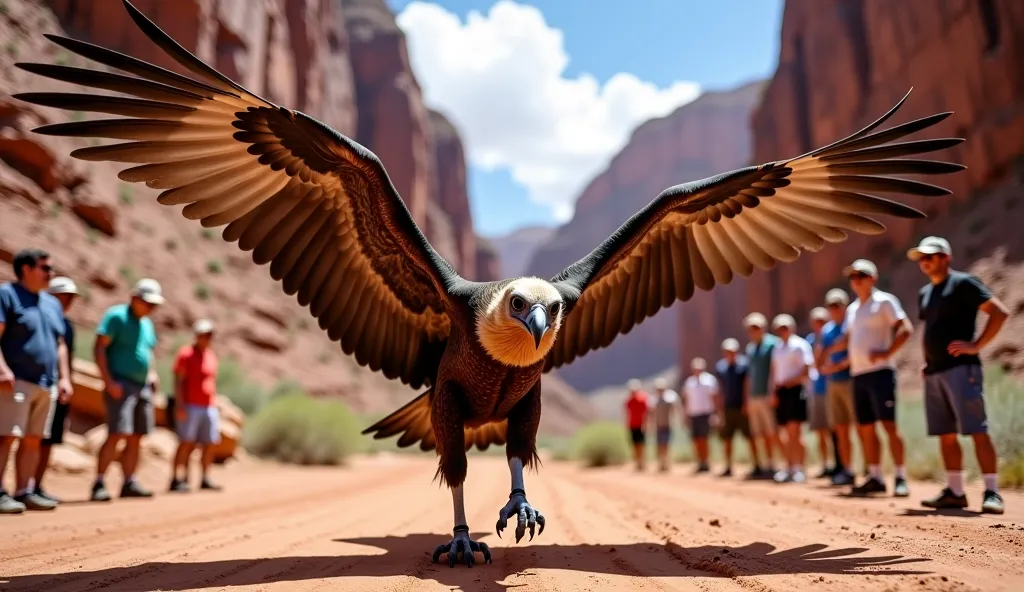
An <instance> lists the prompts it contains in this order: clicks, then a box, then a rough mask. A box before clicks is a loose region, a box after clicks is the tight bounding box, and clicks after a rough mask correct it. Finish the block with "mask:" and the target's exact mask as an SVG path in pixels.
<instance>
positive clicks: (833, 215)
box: [15, 0, 965, 567]
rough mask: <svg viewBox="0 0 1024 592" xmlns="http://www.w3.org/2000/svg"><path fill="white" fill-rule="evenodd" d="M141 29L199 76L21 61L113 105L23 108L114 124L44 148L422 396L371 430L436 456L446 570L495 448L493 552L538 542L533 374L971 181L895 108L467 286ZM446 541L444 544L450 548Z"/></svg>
mask: <svg viewBox="0 0 1024 592" xmlns="http://www.w3.org/2000/svg"><path fill="white" fill-rule="evenodd" d="M123 2H124V6H125V8H126V9H127V11H128V13H129V14H130V16H131V18H132V20H133V21H134V23H135V24H136V25H137V26H138V27H139V28H140V29H141V30H142V32H143V33H145V35H146V36H147V37H148V38H149V39H151V40H152V41H153V42H154V43H155V44H156V45H157V46H158V47H159V48H160V49H161V50H163V52H165V53H166V54H167V55H168V56H170V58H172V59H174V60H175V61H176V62H177V63H178V64H180V65H181V66H183V67H184V68H185V69H187V70H188V71H189V72H191V73H192V74H194V76H184V75H182V74H178V73H176V72H173V71H170V70H167V69H165V68H162V67H159V66H156V65H154V64H151V63H148V62H145V61H143V60H140V59H137V58H134V57H131V56H129V55H125V54H124V53H120V52H117V51H114V50H112V49H108V48H105V47H101V46H98V45H95V44H91V43H86V42H83V41H78V40H75V39H70V38H67V37H62V36H58V35H52V34H47V35H46V37H47V38H48V39H49V40H50V41H52V42H54V43H56V44H57V45H59V46H61V47H62V48H64V49H65V50H67V51H70V52H73V53H75V54H78V55H79V56H82V57H84V58H87V59H89V60H93V61H95V62H98V63H99V64H102V65H103V66H107V67H108V68H80V67H74V66H69V65H59V64H44V63H18V64H17V67H19V68H21V69H23V70H27V71H28V72H31V73H33V74H36V75H39V76H44V77H47V78H52V79H56V80H60V81H64V82H68V83H73V84H76V85H80V86H83V87H91V88H94V89H102V90H105V91H111V92H112V93H114V94H99V93H91V92H26V93H19V94H17V95H15V97H16V98H17V99H19V100H21V101H26V102H28V103H33V104H36V105H43V106H47V107H54V108H58V109H65V110H69V111H82V112H89V111H91V112H97V113H104V114H109V115H113V116H114V117H110V118H104V119H95V120H84V121H73V122H67V123H57V124H51V125H43V126H41V127H38V128H35V129H34V130H33V131H34V132H35V133H38V134H43V135H48V136H73V137H83V138H105V139H113V140H120V142H117V143H107V144H99V145H92V146H89V147H83V148H79V149H76V150H74V151H72V152H71V156H73V157H75V158H78V159H81V160H85V161H112V162H117V163H127V164H130V165H131V166H130V167H128V168H124V169H123V170H121V172H120V173H119V174H118V177H119V178H120V179H121V180H123V181H126V182H132V183H145V184H146V185H147V186H149V187H151V188H155V189H159V190H162V192H161V193H160V194H159V196H158V197H157V201H158V202H159V203H160V204H163V205H167V206H177V205H183V206H184V208H182V210H181V214H182V215H183V216H184V217H185V218H187V219H189V220H198V221H199V223H200V224H201V225H202V226H203V227H205V228H219V227H223V231H222V235H221V236H222V238H223V240H225V241H229V242H237V243H238V247H239V248H240V249H242V250H243V251H251V252H252V259H253V261H254V262H255V263H256V264H258V265H265V264H267V263H269V264H270V268H269V271H270V275H271V277H273V278H274V279H276V280H279V281H280V282H281V285H282V287H283V290H284V292H285V293H286V294H288V295H290V296H291V295H295V297H296V299H297V300H298V302H299V304H300V305H301V306H304V307H308V308H309V313H310V314H311V315H312V316H313V317H314V318H315V319H316V320H317V322H318V324H319V326H320V328H321V329H322V330H323V331H326V333H327V335H328V336H329V337H330V339H331V340H333V341H339V342H340V346H341V349H342V350H343V351H344V352H345V354H347V355H350V356H354V357H355V359H356V361H357V362H358V363H359V364H360V365H362V366H365V367H368V368H370V369H372V370H373V371H377V372H381V373H382V374H383V375H384V376H386V377H388V378H390V379H398V380H400V381H402V382H403V383H405V384H407V385H409V386H410V387H411V388H414V389H423V392H422V394H420V395H419V396H417V397H416V398H415V399H413V400H412V401H410V402H409V403H408V404H406V405H405V406H403V407H401V408H400V409H398V410H397V411H395V412H394V413H392V414H391V415H389V416H387V417H385V418H384V419H382V420H380V421H379V422H377V423H376V424H374V425H372V426H370V427H369V428H367V429H366V430H365V431H364V433H366V434H374V437H375V438H386V437H391V436H395V435H399V434H400V437H399V439H398V445H399V446H403V447H404V446H411V445H412V444H415V443H419V447H420V448H421V449H422V450H424V451H430V450H434V451H436V452H435V453H436V455H437V457H438V467H437V473H436V474H435V479H436V478H440V480H441V483H442V484H444V485H446V486H447V487H448V488H449V489H450V490H451V493H452V503H453V510H454V528H453V531H452V532H453V538H452V539H451V540H450V542H447V543H445V544H440V545H438V546H437V548H436V549H435V550H434V553H433V560H434V561H435V562H436V561H437V560H438V558H439V557H440V556H441V555H442V554H447V559H448V563H449V565H450V566H454V565H455V564H456V562H457V561H458V562H460V563H464V564H465V565H467V566H470V567H471V566H472V565H473V564H474V555H475V554H476V553H480V554H481V556H482V558H483V560H484V561H486V562H490V561H491V551H490V549H489V548H488V546H487V545H486V543H479V542H477V541H474V540H472V539H471V538H470V536H469V527H468V525H467V520H466V513H465V506H464V497H463V483H464V480H465V478H466V471H467V459H466V454H467V452H468V451H469V450H470V448H471V447H472V446H474V445H476V446H477V448H480V449H486V448H487V447H488V446H489V445H491V444H494V445H504V446H505V447H506V457H507V460H508V467H509V472H510V477H511V487H510V493H509V498H508V501H507V503H504V504H503V507H502V508H501V509H500V511H499V517H498V522H497V525H496V530H497V534H498V536H501V531H502V530H503V529H504V528H506V527H507V525H508V521H509V520H511V519H513V518H515V519H516V520H517V527H516V530H515V538H516V542H517V543H518V542H519V541H520V539H521V538H522V537H523V536H524V534H525V532H526V530H527V529H529V532H530V540H532V539H533V537H534V532H535V528H536V527H538V526H539V531H538V532H537V534H538V535H539V534H541V533H543V531H544V525H545V518H544V516H543V515H542V514H541V512H540V511H539V510H538V509H537V508H535V507H533V506H531V504H530V503H529V501H527V497H526V487H525V484H524V480H523V472H524V468H525V469H529V468H533V467H535V466H536V464H537V462H538V458H537V448H536V435H537V427H538V424H539V421H540V416H541V407H542V404H541V400H542V396H541V393H542V386H541V384H542V376H543V374H544V373H546V372H548V371H550V370H552V369H554V368H558V367H560V366H563V365H565V364H568V363H570V362H572V361H573V360H574V359H576V358H577V357H579V356H582V355H585V354H586V353H588V352H590V351H593V350H596V349H599V348H603V347H607V346H608V345H609V344H611V343H612V341H613V340H614V339H615V338H616V336H618V335H621V334H625V333H628V332H629V331H630V330H631V329H632V328H633V327H634V326H636V325H637V324H638V323H640V322H641V321H643V320H644V319H646V318H647V317H650V316H652V315H654V314H655V313H656V312H658V311H659V310H661V309H662V308H665V307H669V306H672V305H673V304H674V303H676V302H678V301H686V300H689V299H690V298H691V297H692V296H693V295H694V292H695V291H696V290H698V289H699V290H705V291H708V290H712V289H713V288H714V287H715V286H716V285H722V284H728V283H729V282H730V281H732V279H733V277H735V276H737V275H739V276H744V277H746V276H749V275H750V274H751V273H753V271H754V270H755V269H762V270H768V269H771V268H773V267H774V266H775V265H776V264H777V263H779V262H792V261H794V260H796V259H797V258H798V257H799V256H800V253H801V252H802V251H811V252H816V251H819V250H820V249H822V248H823V247H824V246H825V245H826V244H827V243H838V242H842V241H844V240H846V239H847V238H848V237H849V236H850V234H851V233H859V234H865V235H877V234H880V233H882V232H884V231H885V226H884V225H883V224H882V223H881V222H879V221H877V220H876V219H875V217H876V216H881V215H885V216H894V217H900V218H924V217H925V215H924V213H922V212H920V211H918V210H916V209H914V208H912V207H909V206H907V205H905V204H903V203H899V202H897V201H893V200H891V199H886V198H883V197H879V196H877V195H875V194H878V193H884V194H892V193H903V194H909V195H918V196H942V195H946V194H949V193H950V191H949V190H948V189H946V188H943V187H941V186H937V185H932V184H928V183H924V182H922V181H920V180H912V179H905V178H899V177H894V176H893V175H900V174H904V175H914V176H920V175H933V174H943V173H952V172H955V171H959V170H961V169H963V168H965V167H963V166H962V165H959V164H953V163H948V162H943V161H939V160H924V159H918V158H897V157H904V156H914V155H918V154H923V153H928V152H934V151H938V150H942V149H946V148H949V147H951V146H954V145H956V144H958V143H960V142H962V141H963V139H961V138H942V139H921V140H914V141H902V142H896V143H893V141H894V140H899V139H901V138H903V137H905V136H907V135H909V134H912V133H914V132H918V131H921V130H924V129H925V128H928V127H931V126H933V125H935V124H937V123H939V122H940V121H942V120H944V119H946V118H947V117H948V116H949V115H950V114H951V113H949V112H946V113H938V114H935V115H931V116H928V117H923V118H920V119H916V120H913V121H910V122H908V123H903V124H901V125H896V126H893V127H890V128H888V129H885V130H879V131H876V128H878V127H879V126H880V125H882V123H884V122H885V121H886V120H888V119H889V118H890V117H892V115H893V114H894V113H895V112H896V111H897V110H898V109H899V108H900V106H901V105H902V104H903V103H904V101H906V100H907V98H908V97H909V95H910V92H909V91H908V92H907V94H906V95H904V96H903V98H902V99H900V100H899V102H897V103H896V104H895V106H893V107H892V108H891V109H890V110H889V111H888V112H887V113H885V114H884V115H882V116H881V117H879V118H878V119H877V120H875V121H874V122H872V123H871V124H869V125H867V126H866V127H864V128H863V129H861V130H860V131H858V132H856V133H854V134H852V135H850V136H848V137H846V138H843V139H841V140H838V141H836V142H834V143H832V144H829V145H827V146H824V147H820V148H817V149H815V150H813V151H811V152H807V153H806V154H803V155H800V156H796V157H793V158H789V159H786V160H779V161H775V162H766V163H764V164H759V165H756V166H747V167H744V168H740V169H738V170H734V171H730V172H724V173H721V174H718V175H715V176H712V177H708V178H706V179H701V180H698V181H692V182H688V183H683V184H680V185H675V186H673V187H669V188H667V189H665V190H664V191H662V192H661V194H659V195H658V196H656V197H654V199H653V200H651V201H650V202H649V203H648V204H647V205H646V206H645V207H643V208H642V209H640V211H638V212H636V214H634V215H633V216H632V217H631V218H629V219H627V220H625V221H624V222H623V223H622V224H621V226H619V228H618V229H617V230H616V231H615V232H614V233H613V234H612V235H611V236H609V237H608V238H607V239H605V240H604V241H603V242H602V243H601V244H599V245H596V247H595V248H594V250H593V251H591V252H590V253H589V254H588V255H586V256H585V257H583V258H582V259H580V260H579V261H576V262H575V263H572V264H571V265H569V266H568V267H566V268H565V270H564V271H562V272H561V273H559V274H558V275H556V276H554V277H552V278H548V279H543V278H537V277H517V278H507V279H502V280H500V281H492V282H476V281H469V280H467V279H464V278H462V277H461V276H460V275H459V274H458V273H457V272H456V270H455V269H454V268H453V266H452V265H451V264H450V263H449V262H448V261H446V260H445V259H444V258H442V257H441V256H440V255H439V254H438V253H437V252H436V251H435V250H434V248H433V247H432V246H431V245H430V243H429V242H428V241H427V239H426V237H425V236H424V234H423V233H422V231H421V230H420V229H419V228H418V227H417V225H416V223H415V221H414V220H413V218H412V216H411V214H410V212H409V210H408V209H407V208H406V206H405V205H404V203H403V201H402V198H401V197H400V196H399V194H398V192H397V191H396V190H395V187H394V185H393V184H392V183H391V180H390V179H389V177H388V174H387V172H386V171H385V169H384V165H383V164H382V163H381V161H380V160H379V159H378V158H377V156H376V155H375V154H374V153H373V152H371V151H370V150H369V149H367V148H365V147H363V146H362V145H360V144H358V143H357V142H355V141H354V140H352V139H350V138H348V137H346V136H344V135H342V134H340V133H338V132H337V131H335V130H333V129H331V128H330V127H329V126H327V125H326V124H324V123H322V122H320V121H318V120H316V119H315V118H313V117H311V116H310V115H306V114H305V113H301V112H299V111H296V110H293V109H289V108H287V107H284V106H280V105H276V104H274V103H272V102H271V101H269V100H267V99H265V98H263V97H260V96H258V95H257V94H255V93H253V92H250V91H249V90H246V89H245V88H243V87H242V86H240V85H239V84H237V83H235V82H233V81H232V80H230V79H229V78H227V77H226V76H224V75H222V74H221V73H219V72H218V71H216V70H215V69H214V68H212V67H210V66H208V65H206V64H205V63H203V62H202V61H201V60H199V59H198V58H197V57H196V56H194V55H193V54H192V53H190V52H189V51H187V50H186V49H185V48H183V47H182V46H181V45H179V44H178V43H177V42H175V41H174V40H173V39H172V38H171V37H170V36H168V35H167V34H166V33H165V32H164V31H162V30H161V29H160V28H159V27H157V26H156V25H155V24H154V23H153V22H152V21H150V20H149V19H148V18H147V17H146V16H145V15H143V14H142V13H141V12H140V11H139V10H137V9H136V8H135V7H134V6H132V4H131V3H130V2H128V1H127V0H123ZM439 542H440V541H439Z"/></svg>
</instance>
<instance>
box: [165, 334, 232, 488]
mask: <svg viewBox="0 0 1024 592" xmlns="http://www.w3.org/2000/svg"><path fill="white" fill-rule="evenodd" d="M192 332H193V333H194V334H195V341H194V342H193V343H191V344H189V345H184V346H182V347H181V349H179V350H178V355H177V356H176V357H175V359H174V397H175V399H176V405H175V411H174V413H175V420H176V428H177V432H178V439H179V443H178V451H177V453H176V454H175V455H174V465H173V467H172V470H173V474H172V476H171V487H170V490H171V491H188V490H189V488H188V460H189V457H190V456H191V455H192V450H194V449H195V447H196V445H197V444H199V445H201V447H202V467H203V479H202V482H201V485H200V487H201V488H202V489H215V490H217V489H220V488H221V487H220V486H219V485H215V484H214V483H213V482H211V481H210V478H209V472H210V465H211V464H213V445H215V444H217V443H219V442H220V415H219V413H218V412H217V405H216V404H215V401H216V398H217V354H215V353H214V352H213V349H212V348H211V347H210V344H211V342H212V340H213V323H212V322H210V321H209V320H207V319H200V320H198V321H196V322H195V324H194V325H193V326H192ZM179 475H182V476H181V477H179Z"/></svg>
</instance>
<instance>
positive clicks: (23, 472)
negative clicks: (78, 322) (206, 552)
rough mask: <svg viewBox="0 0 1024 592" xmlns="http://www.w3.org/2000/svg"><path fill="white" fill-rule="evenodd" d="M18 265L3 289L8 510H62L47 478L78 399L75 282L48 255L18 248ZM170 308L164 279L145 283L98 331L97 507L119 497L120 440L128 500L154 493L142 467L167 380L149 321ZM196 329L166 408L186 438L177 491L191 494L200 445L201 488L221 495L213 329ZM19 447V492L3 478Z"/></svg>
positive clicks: (2, 414) (0, 495)
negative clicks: (72, 314)
mask: <svg viewBox="0 0 1024 592" xmlns="http://www.w3.org/2000/svg"><path fill="white" fill-rule="evenodd" d="M12 263H13V266H14V274H15V277H16V281H13V282H8V283H4V284H0V514H20V513H22V512H24V511H25V510H52V509H54V508H56V507H57V506H58V505H59V504H60V502H61V500H60V499H59V498H57V497H56V496H54V495H53V494H51V493H49V492H47V491H46V490H44V489H43V477H44V476H45V474H46V471H47V468H48V466H49V463H50V452H51V450H52V447H53V446H55V445H59V444H62V443H63V439H64V432H65V430H66V429H67V427H68V423H69V410H70V408H71V402H72V397H73V396H74V387H73V385H72V382H71V368H72V363H73V360H74V351H75V342H74V340H75V327H74V325H73V324H72V323H71V321H70V320H69V319H68V316H67V315H68V311H69V310H70V309H71V307H72V305H73V304H74V302H75V300H76V298H77V297H78V289H77V286H76V285H75V282H74V281H73V280H72V279H71V278H69V277H66V276H55V273H54V269H53V266H52V265H51V263H50V255H49V253H47V252H46V251H43V250H41V249H34V248H30V249H24V250H22V251H19V252H18V253H16V254H15V255H14V259H13V261H12ZM164 302H165V299H164V296H163V294H162V288H161V286H160V283H159V282H157V281H156V280H154V279H151V278H143V279H140V280H139V281H138V282H136V284H135V285H134V287H133V289H132V291H131V296H130V299H129V301H128V302H127V303H122V304H116V305H114V306H111V307H110V308H108V309H107V310H106V311H105V313H104V314H103V317H102V319H101V320H100V323H99V325H98V326H97V328H96V342H95V346H94V347H93V350H92V354H93V358H94V360H95V362H96V366H97V368H98V369H99V372H100V375H101V376H102V379H103V385H104V388H103V390H104V392H103V399H104V406H105V410H106V424H107V438H106V440H105V441H104V443H103V445H102V447H101V448H100V450H99V453H98V455H97V456H98V458H97V466H96V480H95V482H94V483H93V485H92V491H91V495H90V499H91V500H92V501H109V500H110V499H111V495H110V492H109V491H108V490H107V488H106V485H105V483H104V477H105V475H106V474H107V469H108V468H109V466H110V464H111V462H112V461H113V460H114V458H115V456H116V454H117V450H118V447H119V446H120V445H121V444H122V443H123V450H122V452H121V458H120V464H121V467H122V471H123V474H124V479H123V484H122V486H121V491H120V497H143V498H145V497H151V496H152V495H153V493H152V492H151V491H149V490H148V489H146V488H145V487H143V486H142V485H141V484H140V483H139V481H138V479H137V478H136V471H137V469H138V462H139V453H140V448H141V441H142V438H143V437H144V436H145V435H146V434H149V433H150V432H151V431H152V430H153V428H154V423H155V422H154V408H153V394H154V393H156V392H159V389H160V379H159V377H158V375H157V372H156V367H155V364H154V355H153V352H154V348H155V347H156V345H157V332H156V328H155V326H154V324H153V321H152V319H151V315H152V314H153V312H154V310H156V308H157V307H159V306H160V305H161V304H163V303H164ZM193 333H194V341H193V343H191V344H188V345H185V346H183V347H182V348H181V349H180V350H179V351H178V352H177V355H176V357H175V362H174V383H175V384H174V388H173V396H171V397H169V404H168V409H167V410H168V418H169V422H170V423H171V424H172V425H173V426H174V427H175V429H176V431H177V434H178V438H179V444H178V449H177V452H176V454H175V457H174V459H173V461H172V478H171V483H170V486H169V491H175V492H180V491H188V490H189V486H188V461H189V457H190V455H191V453H192V450H193V449H194V448H195V447H196V445H197V444H198V445H200V446H202V447H203V448H204V450H203V452H202V463H201V464H202V479H201V482H200V487H201V488H202V489H214V490H216V489H220V486H219V485H217V484H215V483H214V482H212V481H211V480H210V479H209V474H208V471H209V468H210V465H211V464H212V461H213V455H212V446H213V445H215V444H217V443H218V442H219V440H220V427H219V418H218V412H217V407H216V405H215V397H216V376H217V356H216V354H215V353H214V351H213V349H212V348H211V342H212V339H213V333H214V327H213V323H212V322H210V321H209V320H207V319H200V320H198V321H196V322H195V324H194V326H193ZM15 444H17V453H16V455H15V457H14V465H15V466H14V474H15V489H14V494H13V495H11V494H9V493H8V492H7V490H6V489H4V487H3V477H4V475H5V472H6V468H7V460H8V457H9V456H10V451H11V449H12V447H13V446H14V445H15Z"/></svg>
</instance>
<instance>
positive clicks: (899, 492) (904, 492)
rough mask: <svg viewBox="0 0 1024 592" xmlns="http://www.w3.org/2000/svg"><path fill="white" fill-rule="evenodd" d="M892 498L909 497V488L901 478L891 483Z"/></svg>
mask: <svg viewBox="0 0 1024 592" xmlns="http://www.w3.org/2000/svg"><path fill="white" fill-rule="evenodd" d="M892 495H893V497H907V496H908V495H910V487H908V486H907V480H906V479H904V478H903V477H896V481H894V482H893V486H892Z"/></svg>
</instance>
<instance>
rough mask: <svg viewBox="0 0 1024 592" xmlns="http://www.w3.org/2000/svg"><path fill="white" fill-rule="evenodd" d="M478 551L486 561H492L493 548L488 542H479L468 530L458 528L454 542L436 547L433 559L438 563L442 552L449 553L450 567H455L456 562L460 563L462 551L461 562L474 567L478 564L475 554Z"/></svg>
mask: <svg viewBox="0 0 1024 592" xmlns="http://www.w3.org/2000/svg"><path fill="white" fill-rule="evenodd" d="M477 552H480V553H483V556H484V561H485V562H486V563H491V550H490V548H489V547H488V546H487V545H486V544H484V543H477V542H476V541H474V540H473V539H471V538H469V535H468V534H467V532H465V531H463V530H461V529H456V534H455V538H453V539H452V542H450V543H448V544H446V545H438V546H437V547H435V548H434V554H433V557H432V561H433V562H434V563H437V562H438V558H439V557H440V556H441V553H447V554H448V567H450V568H452V567H455V564H456V563H459V553H462V560H461V562H462V563H464V564H465V565H466V567H473V565H475V564H476V557H474V555H473V554H474V553H477Z"/></svg>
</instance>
